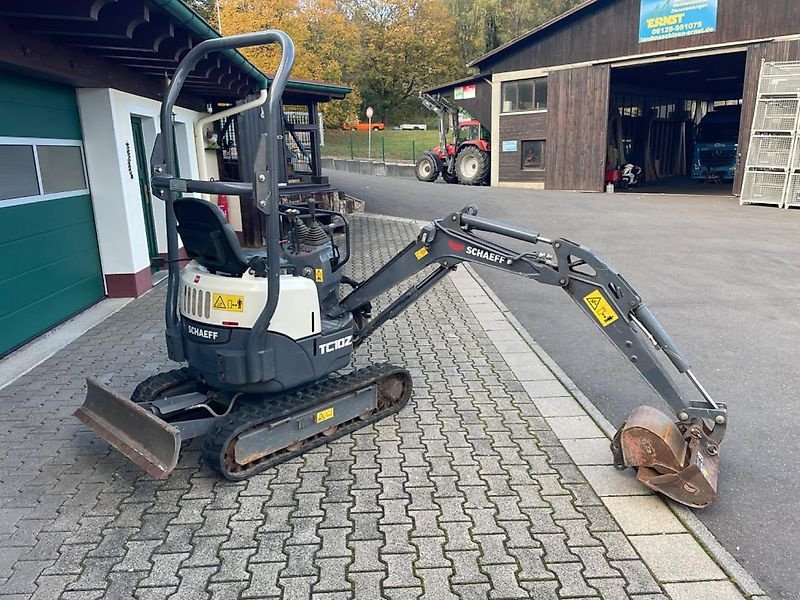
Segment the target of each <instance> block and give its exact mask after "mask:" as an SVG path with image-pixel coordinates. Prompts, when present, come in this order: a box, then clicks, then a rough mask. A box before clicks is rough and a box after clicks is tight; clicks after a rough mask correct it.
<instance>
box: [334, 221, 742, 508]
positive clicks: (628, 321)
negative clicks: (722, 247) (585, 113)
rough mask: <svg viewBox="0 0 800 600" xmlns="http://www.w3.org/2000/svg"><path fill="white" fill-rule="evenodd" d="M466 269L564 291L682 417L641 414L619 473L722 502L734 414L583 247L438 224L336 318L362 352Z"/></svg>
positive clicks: (486, 224)
mask: <svg viewBox="0 0 800 600" xmlns="http://www.w3.org/2000/svg"><path fill="white" fill-rule="evenodd" d="M476 231H482V232H487V233H491V234H495V236H501V237H504V238H508V239H512V240H516V241H521V242H526V243H528V244H530V245H531V246H532V248H531V249H530V250H528V251H523V252H520V251H517V250H512V249H510V248H508V247H505V246H503V245H501V244H498V243H496V242H494V241H491V240H489V239H486V238H485V237H482V236H479V235H477V234H476ZM545 247H546V249H545ZM542 249H545V251H542ZM463 262H471V263H476V264H481V265H485V266H488V267H492V268H495V269H499V270H502V271H507V272H509V273H513V274H516V275H521V276H523V277H526V278H528V279H532V280H534V281H538V282H539V283H544V284H546V285H552V286H558V287H561V288H562V289H563V290H564V291H565V292H566V293H567V294H568V295H569V296H570V297H571V298H572V299H573V300H574V301H575V303H576V304H577V305H578V307H579V308H580V309H581V311H582V312H583V313H584V314H586V315H587V316H588V317H589V319H590V320H591V321H592V322H594V323H595V325H597V327H598V328H599V329H600V331H602V332H603V334H605V336H606V337H607V338H608V339H609V341H610V342H611V343H612V344H613V345H614V346H615V347H616V348H617V349H618V350H619V351H620V352H621V353H622V354H623V355H624V356H625V357H626V358H627V360H628V361H629V362H630V364H631V365H632V366H633V367H634V368H635V369H636V370H637V371H638V372H639V374H640V375H641V376H642V377H643V378H644V379H645V381H646V382H647V383H648V384H649V385H650V386H651V387H652V388H653V389H654V390H655V391H656V392H657V393H658V394H659V395H660V396H661V397H662V398H663V399H664V401H665V402H666V403H667V404H668V405H669V406H670V408H671V409H672V411H673V412H674V413H675V415H676V416H677V420H676V421H675V422H673V420H672V419H671V418H669V417H667V416H666V415H664V414H663V413H661V412H660V411H658V410H656V409H655V408H652V407H639V408H637V409H635V410H634V411H633V412H632V413H631V415H630V416H629V417H628V419H627V421H626V423H624V424H623V425H622V427H620V429H619V430H618V432H617V435H616V436H615V437H614V440H613V441H612V443H611V449H612V452H613V454H614V459H615V464H616V466H618V467H619V468H626V467H635V468H637V469H638V478H639V480H640V481H641V482H642V483H643V484H645V485H646V486H648V487H650V488H651V489H653V490H655V491H658V492H661V493H663V494H665V495H667V496H669V497H671V498H673V499H674V500H676V501H678V502H681V503H682V504H686V505H688V506H692V507H697V508H702V507H705V506H708V505H710V504H711V503H712V502H713V501H714V500H715V499H716V497H717V473H718V470H719V454H718V453H719V445H720V443H721V442H722V438H723V436H724V434H725V428H726V425H727V407H726V406H725V404H724V403H721V402H716V401H714V400H713V399H712V398H711V396H710V395H709V394H708V392H707V391H706V390H705V388H703V386H702V385H701V384H700V382H699V381H698V379H697V378H696V377H695V375H694V373H693V372H692V370H691V365H690V364H689V361H688V360H687V359H686V357H685V356H684V355H683V353H682V352H681V351H680V350H679V349H678V347H677V345H676V344H675V342H674V341H673V340H672V338H671V337H670V336H669V334H668V333H667V332H666V331H665V330H664V328H663V327H662V326H661V324H660V323H659V322H658V320H657V319H656V318H655V316H654V315H653V313H652V312H651V311H650V310H649V309H648V308H647V306H646V305H645V304H644V302H643V301H642V299H641V297H640V296H639V294H637V293H636V291H635V290H634V289H633V288H632V287H631V286H630V285H629V284H628V282H627V281H625V279H624V278H623V277H622V275H620V274H619V273H618V272H617V271H616V270H614V269H613V268H611V267H610V266H609V265H608V264H606V263H605V262H603V261H602V260H601V259H600V258H599V257H598V256H597V255H596V254H595V253H594V252H592V251H591V250H590V249H589V248H586V247H585V246H581V245H580V244H576V243H575V242H571V241H569V240H566V239H555V240H549V239H546V238H544V237H542V236H541V235H539V233H537V232H534V231H528V230H525V229H521V228H518V227H515V226H512V225H507V224H504V223H500V222H496V221H492V220H489V219H485V218H482V217H479V216H478V211H477V209H476V208H475V207H467V208H465V209H464V210H462V211H461V212H458V213H454V214H451V215H449V216H448V217H446V218H444V219H441V220H438V221H434V222H433V223H431V224H429V225H427V226H425V227H424V228H423V229H422V231H421V232H420V235H419V236H418V238H417V239H416V240H414V241H413V242H412V243H410V244H409V245H408V246H406V247H405V248H404V249H403V250H401V251H400V252H399V253H398V254H397V255H396V256H395V257H394V258H393V259H392V260H391V261H389V262H388V263H387V264H386V265H384V266H383V267H382V268H381V269H379V270H378V271H377V272H376V273H375V274H373V275H372V276H371V277H370V278H369V279H367V280H366V281H364V282H363V283H361V284H359V285H358V286H357V287H356V289H354V290H353V291H352V292H351V293H350V294H349V295H348V296H347V297H345V298H344V299H343V300H342V302H341V303H340V305H339V307H338V309H337V310H338V314H344V313H346V312H352V313H353V314H354V315H355V316H356V321H357V322H358V323H361V327H360V329H359V330H358V331H357V332H356V336H355V342H354V343H355V345H358V344H360V343H361V342H363V341H364V339H366V337H367V336H369V335H370V334H371V333H372V332H373V331H375V330H376V329H377V328H378V327H380V326H381V325H382V324H383V323H385V322H386V321H388V320H389V319H392V318H394V317H396V316H397V315H399V314H400V313H401V312H402V311H403V310H404V309H405V308H407V307H408V306H409V305H411V304H412V303H413V302H415V301H416V300H417V299H418V298H419V297H420V296H421V295H422V294H424V293H425V292H426V291H427V290H428V289H430V288H431V287H433V286H434V285H435V284H436V283H438V282H439V281H440V280H441V279H442V278H444V277H445V276H446V275H447V274H449V273H450V272H451V271H452V270H454V269H455V268H456V267H457V266H458V265H459V264H460V263H463ZM431 266H435V267H436V268H435V269H433V270H432V272H431V273H429V274H428V275H427V276H426V277H425V278H423V279H422V280H421V281H420V282H419V283H417V284H416V285H414V286H412V287H410V288H409V289H408V290H407V291H406V292H405V293H403V294H402V295H401V296H400V297H399V298H397V299H396V300H395V301H394V302H393V303H392V304H391V305H389V306H388V307H387V308H386V309H384V310H383V311H382V312H381V313H379V314H378V315H376V316H375V317H374V318H373V317H372V314H371V310H372V306H371V300H373V299H375V298H376V297H377V296H379V295H380V294H382V293H384V292H385V291H387V290H389V289H391V288H393V287H395V286H396V285H398V284H400V283H402V282H403V281H405V280H406V279H408V278H410V277H411V276H413V275H415V274H417V273H419V272H421V271H423V270H426V269H427V268H428V267H431ZM659 350H661V351H662V352H663V354H664V355H666V357H667V358H668V359H669V361H670V362H671V363H672V364H673V366H674V367H675V369H676V370H677V371H678V373H680V374H685V375H686V376H687V377H688V379H689V381H690V382H691V384H692V385H693V387H694V388H695V390H696V392H697V394H696V396H697V397H695V398H690V397H688V396H687V395H686V394H685V393H684V392H683V391H682V390H681V389H680V388H679V387H678V385H676V383H675V381H674V380H673V378H672V376H671V375H670V374H669V372H668V371H667V369H666V367H665V364H664V362H663V361H662V360H661V359H660V358H659V356H658V351H659Z"/></svg>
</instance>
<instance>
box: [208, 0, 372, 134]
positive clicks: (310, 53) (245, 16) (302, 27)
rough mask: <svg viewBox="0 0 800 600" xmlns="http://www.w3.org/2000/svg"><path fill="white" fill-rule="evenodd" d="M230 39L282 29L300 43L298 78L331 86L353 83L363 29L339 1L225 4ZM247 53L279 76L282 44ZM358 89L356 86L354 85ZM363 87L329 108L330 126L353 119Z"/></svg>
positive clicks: (228, 0) (227, 0)
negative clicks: (324, 82) (245, 34)
mask: <svg viewBox="0 0 800 600" xmlns="http://www.w3.org/2000/svg"><path fill="white" fill-rule="evenodd" d="M220 12H221V17H222V27H223V31H224V32H225V34H226V35H233V34H237V33H246V32H250V31H257V30H259V29H281V30H283V31H285V32H286V33H287V34H289V36H290V37H291V38H292V40H293V41H294V43H295V47H296V53H295V62H294V67H293V68H292V77H295V78H299V79H309V80H314V81H326V82H330V83H343V82H351V81H352V80H351V79H350V74H351V73H353V72H355V71H356V61H357V53H358V49H359V35H358V33H359V32H358V29H357V28H356V27H355V25H354V24H353V23H352V22H351V21H350V20H349V19H348V17H347V16H346V15H345V14H344V13H343V12H342V11H341V10H340V9H339V6H338V5H337V4H336V2H335V0H270V1H269V2H265V1H263V0H221V2H220ZM242 52H243V54H244V55H245V56H247V58H248V59H250V61H251V62H253V64H254V65H256V66H257V67H258V68H259V69H261V70H262V71H264V72H265V73H269V74H271V73H274V72H275V70H276V69H277V66H278V59H279V54H280V51H279V50H278V48H277V47H276V46H261V47H256V48H245V49H243V50H242ZM351 87H352V85H351ZM360 101H361V98H360V95H359V93H358V89H357V86H356V88H355V89H354V92H352V93H351V94H350V95H349V96H348V97H347V98H346V99H345V100H343V101H340V102H339V101H334V102H333V103H331V105H329V106H326V107H325V116H326V121H327V123H328V124H330V125H332V126H338V125H340V124H341V123H342V121H343V120H346V119H352V118H353V117H354V116H355V115H357V114H358V112H359V108H360Z"/></svg>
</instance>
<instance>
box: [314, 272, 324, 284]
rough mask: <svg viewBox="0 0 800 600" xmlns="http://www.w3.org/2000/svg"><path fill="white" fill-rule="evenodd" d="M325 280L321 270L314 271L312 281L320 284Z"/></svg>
mask: <svg viewBox="0 0 800 600" xmlns="http://www.w3.org/2000/svg"><path fill="white" fill-rule="evenodd" d="M324 280H325V271H323V270H322V269H314V281H316V282H317V283H322V282H323V281H324Z"/></svg>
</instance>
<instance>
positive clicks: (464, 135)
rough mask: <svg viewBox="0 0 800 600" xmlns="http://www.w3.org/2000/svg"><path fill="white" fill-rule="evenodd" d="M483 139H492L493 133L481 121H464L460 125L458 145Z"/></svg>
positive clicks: (457, 135) (486, 140) (457, 136)
mask: <svg viewBox="0 0 800 600" xmlns="http://www.w3.org/2000/svg"><path fill="white" fill-rule="evenodd" d="M475 140H481V141H485V142H489V141H491V134H490V133H489V130H488V129H486V127H484V126H483V125H481V124H480V122H478V121H475V120H471V121H462V122H461V123H459V125H458V133H457V134H456V145H460V144H463V143H464V142H469V141H475Z"/></svg>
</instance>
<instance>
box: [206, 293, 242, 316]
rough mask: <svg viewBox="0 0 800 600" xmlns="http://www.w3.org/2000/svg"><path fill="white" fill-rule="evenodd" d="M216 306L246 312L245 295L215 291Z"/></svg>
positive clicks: (231, 310) (218, 308)
mask: <svg viewBox="0 0 800 600" xmlns="http://www.w3.org/2000/svg"><path fill="white" fill-rule="evenodd" d="M213 300H214V308H215V309H217V310H226V311H228V312H244V296H236V295H233V294H218V293H217V292H214V297H213Z"/></svg>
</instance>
